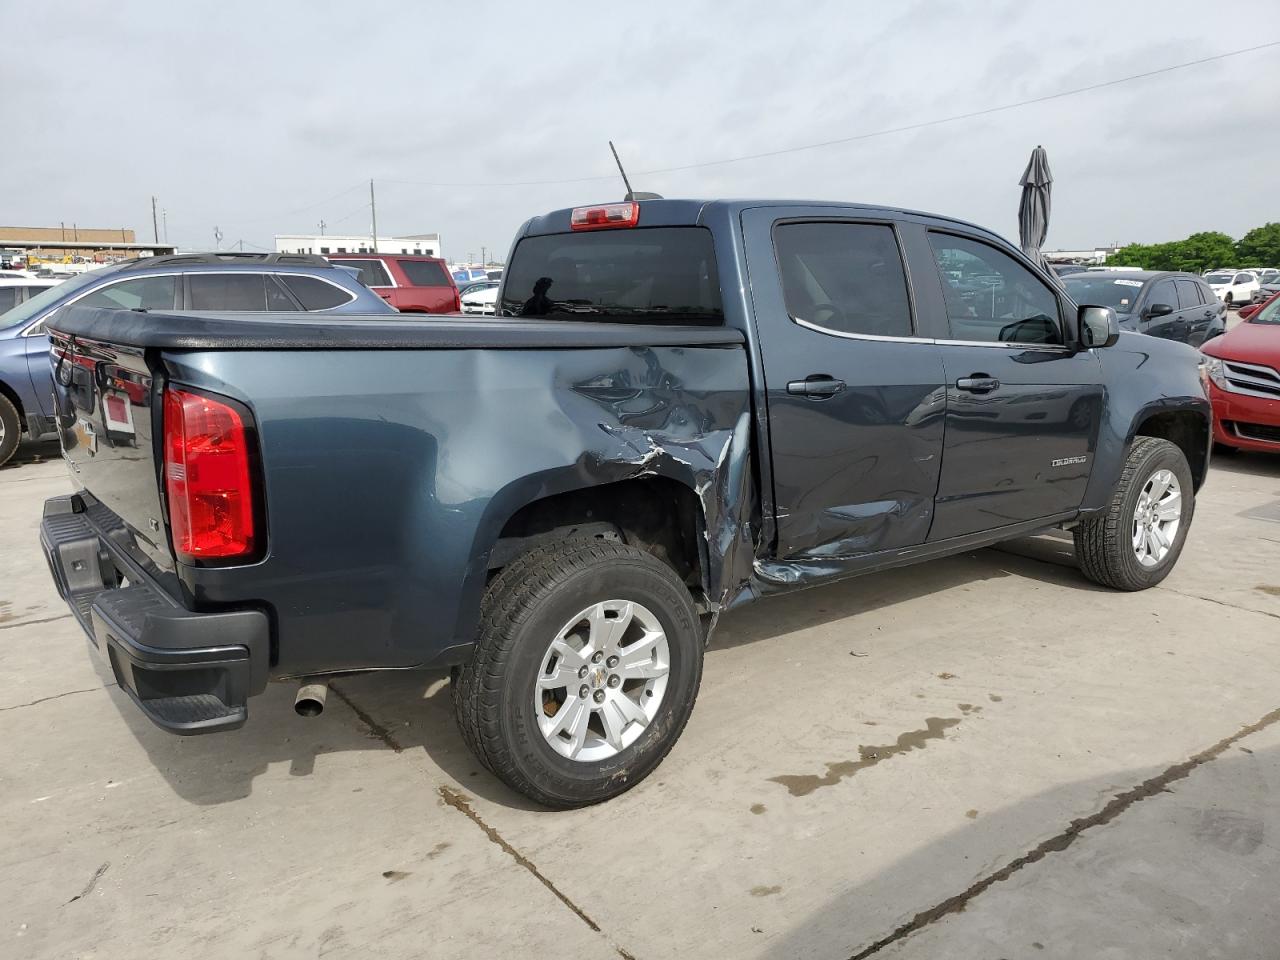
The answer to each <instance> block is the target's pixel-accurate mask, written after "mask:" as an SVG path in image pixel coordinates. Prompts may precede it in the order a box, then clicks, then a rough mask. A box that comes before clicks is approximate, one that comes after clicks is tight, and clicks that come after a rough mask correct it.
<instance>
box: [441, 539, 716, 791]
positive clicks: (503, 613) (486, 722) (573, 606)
mask: <svg viewBox="0 0 1280 960" xmlns="http://www.w3.org/2000/svg"><path fill="white" fill-rule="evenodd" d="M701 679H702V640H701V634H700V631H699V629H698V616H697V611H696V610H695V609H694V606H693V599H692V597H691V596H690V594H689V590H688V588H687V587H686V586H685V585H684V584H683V583H681V582H680V579H679V578H678V577H677V576H676V575H675V572H674V571H673V570H672V569H671V568H670V567H668V566H667V565H666V564H665V563H663V562H662V561H660V560H658V559H657V558H656V557H654V556H653V555H652V554H649V553H646V552H645V551H643V550H639V549H637V548H635V547H631V546H627V545H625V544H621V543H615V542H609V541H599V540H569V541H564V542H562V543H559V544H556V545H553V546H549V547H541V548H536V549H534V550H532V551H530V552H529V553H526V554H524V555H523V556H521V557H520V558H518V559H517V560H516V561H515V562H513V563H512V564H511V565H510V566H508V567H507V568H505V569H504V570H503V571H502V572H501V573H500V574H499V575H498V576H497V577H496V578H495V579H494V580H493V582H492V583H490V585H489V587H488V590H487V591H486V593H485V596H484V599H483V601H482V603H481V620H480V630H479V636H478V638H477V645H476V650H475V653H474V655H473V657H472V660H471V662H470V663H468V664H466V665H465V666H464V667H463V668H462V669H461V670H460V671H459V672H458V675H457V678H456V683H455V686H454V709H455V712H456V714H457V719H458V725H459V727H460V728H461V730H462V734H463V737H464V739H465V740H466V741H467V744H468V746H470V747H471V749H472V750H473V751H474V752H475V754H476V756H477V757H478V758H479V760H480V761H481V762H482V763H483V764H484V765H485V767H487V768H488V769H489V770H490V771H491V772H493V773H494V774H495V775H496V776H497V777H498V778H499V779H501V780H502V781H503V782H504V783H506V784H507V785H508V786H510V787H511V788H513V789H515V790H517V791H519V792H520V793H523V794H524V795H525V796H527V797H530V798H532V799H533V800H536V801H537V802H539V803H542V804H545V805H547V806H550V807H560V808H568V807H580V806H585V805H587V804H591V803H598V802H600V801H602V800H608V799H609V798H611V797H615V796H617V795H618V794H620V793H622V792H623V791H625V790H628V789H630V788H631V787H633V786H635V785H636V784H637V783H639V782H640V781H641V780H643V779H644V778H645V777H646V776H648V775H649V774H650V773H651V772H652V771H653V769H654V768H655V767H656V766H657V765H658V764H659V763H661V762H662V759H663V758H664V757H665V756H666V755H667V752H668V751H669V750H670V749H671V747H672V746H673V745H674V744H675V742H676V739H677V738H678V737H679V736H680V733H681V731H682V730H683V729H684V725H685V723H686V721H688V719H689V714H690V713H691V712H692V710H693V701H694V699H695V697H696V696H697V693H698V686H699V684H700V682H701Z"/></svg>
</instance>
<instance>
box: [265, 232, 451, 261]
mask: <svg viewBox="0 0 1280 960" xmlns="http://www.w3.org/2000/svg"><path fill="white" fill-rule="evenodd" d="M372 250H373V241H372V238H371V237H370V236H369V235H368V234H365V235H364V236H362V237H359V236H356V237H350V236H335V235H315V236H305V235H303V234H296V233H290V234H277V236H276V253H317V254H323V255H328V254H339V253H370V252H372ZM377 252H378V253H404V254H412V255H415V256H422V257H438V256H440V234H438V233H415V234H411V235H409V236H407V237H379V238H378V251H377Z"/></svg>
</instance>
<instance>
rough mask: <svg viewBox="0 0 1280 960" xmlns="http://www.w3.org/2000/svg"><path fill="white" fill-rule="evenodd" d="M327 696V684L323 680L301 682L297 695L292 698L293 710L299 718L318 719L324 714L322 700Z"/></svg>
mask: <svg viewBox="0 0 1280 960" xmlns="http://www.w3.org/2000/svg"><path fill="white" fill-rule="evenodd" d="M328 695H329V684H328V683H326V682H325V681H323V680H317V679H314V678H312V679H308V680H303V681H302V682H301V683H300V684H299V686H298V695H297V696H296V697H294V698H293V709H294V712H295V713H297V715H298V716H300V717H318V716H320V714H322V713H324V700H325V697H327V696H328Z"/></svg>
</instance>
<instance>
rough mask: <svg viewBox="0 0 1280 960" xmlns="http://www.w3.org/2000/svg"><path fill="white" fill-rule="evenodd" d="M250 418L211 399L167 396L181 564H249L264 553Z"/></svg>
mask: <svg viewBox="0 0 1280 960" xmlns="http://www.w3.org/2000/svg"><path fill="white" fill-rule="evenodd" d="M247 417H248V414H247V412H245V413H242V412H241V409H240V408H238V407H237V406H232V405H231V404H230V403H228V402H225V401H222V400H218V399H215V398H213V397H210V396H206V395H205V394H199V393H190V392H188V391H186V390H177V389H173V388H169V389H167V390H166V391H165V394H164V483H165V492H166V493H167V495H168V500H169V526H170V529H171V530H172V532H173V550H174V553H175V554H176V555H177V558H178V559H179V560H182V561H184V562H187V563H190V562H192V561H200V560H228V559H232V558H237V559H246V558H249V557H251V556H252V555H253V554H254V553H255V552H256V551H257V548H258V546H259V543H260V541H259V538H258V535H257V531H256V530H255V529H254V527H255V511H254V490H253V476H254V471H253V467H252V457H253V453H254V451H253V450H252V449H250V444H251V443H252V442H253V440H252V436H251V434H250V432H249V431H247V430H246V429H245V428H246V423H245V420H246V419H247Z"/></svg>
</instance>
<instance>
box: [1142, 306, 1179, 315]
mask: <svg viewBox="0 0 1280 960" xmlns="http://www.w3.org/2000/svg"><path fill="white" fill-rule="evenodd" d="M1171 313H1173V307H1171V306H1169V304H1167V303H1153V304H1151V306H1149V307H1147V309H1146V310H1143V311H1142V315H1143V316H1144V317H1167V316H1168V315H1169V314H1171Z"/></svg>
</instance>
